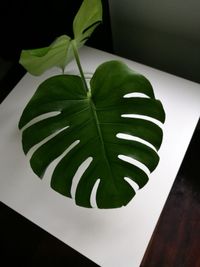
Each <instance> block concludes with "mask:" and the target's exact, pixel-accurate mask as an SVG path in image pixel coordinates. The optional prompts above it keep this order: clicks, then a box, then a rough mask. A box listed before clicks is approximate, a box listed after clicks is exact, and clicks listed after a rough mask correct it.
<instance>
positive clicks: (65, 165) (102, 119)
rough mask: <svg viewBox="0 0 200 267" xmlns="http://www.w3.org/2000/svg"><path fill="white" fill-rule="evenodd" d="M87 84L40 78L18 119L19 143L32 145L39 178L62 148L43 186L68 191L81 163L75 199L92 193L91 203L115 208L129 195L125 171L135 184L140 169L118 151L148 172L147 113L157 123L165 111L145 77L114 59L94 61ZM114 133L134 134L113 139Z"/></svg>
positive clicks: (142, 179) (153, 157)
mask: <svg viewBox="0 0 200 267" xmlns="http://www.w3.org/2000/svg"><path fill="white" fill-rule="evenodd" d="M90 87H91V88H90V91H89V92H88V93H87V92H86V91H85V88H84V87H83V84H82V81H81V78H80V77H79V76H75V75H59V76H54V77H51V78H49V79H47V80H46V81H44V82H43V83H42V84H41V85H40V86H39V87H38V89H37V91H36V93H35V94H34V96H33V97H32V99H31V100H30V102H29V103H28V105H27V106H26V108H25V110H24V112H23V114H22V117H21V120H20V123H19V128H23V138H22V139H23V149H24V152H25V153H27V152H28V151H29V150H30V149H31V148H32V147H34V146H35V145H37V148H36V150H35V151H34V152H33V154H32V157H31V159H30V163H31V167H32V169H33V171H34V172H35V173H36V174H37V175H38V176H39V177H41V178H42V176H43V175H44V173H45V170H46V168H47V167H48V166H49V164H50V163H52V162H53V161H54V160H55V159H56V158H58V157H59V156H61V155H62V157H61V158H60V161H59V163H58V164H57V165H56V167H55V169H54V172H53V174H52V178H51V187H52V188H53V189H55V190H56V191H57V192H59V193H61V194H63V195H65V196H67V197H70V198H72V184H73V178H74V176H75V175H76V173H77V170H79V169H80V168H79V167H80V166H83V165H84V164H86V163H87V164H86V165H87V166H86V168H85V169H84V171H83V173H81V177H80V180H79V182H78V183H77V186H76V193H75V201H76V203H77V205H80V206H83V207H91V195H92V192H93V194H95V198H96V204H97V206H98V207H99V208H116V207H121V206H124V205H126V204H127V203H128V202H129V201H130V200H131V199H132V198H133V196H134V195H135V190H134V189H133V187H132V186H131V184H130V183H129V181H128V180H127V179H125V177H128V178H129V179H131V180H132V181H134V182H135V183H137V184H138V186H139V188H142V187H143V186H144V185H145V184H146V183H147V181H148V175H147V172H146V170H145V169H143V168H142V166H140V165H138V164H136V163H135V164H133V163H130V162H128V161H124V160H123V159H122V158H121V157H120V155H124V156H127V157H129V158H133V159H134V160H135V162H140V163H141V165H144V166H145V167H146V168H148V169H149V171H150V172H152V171H153V170H154V169H155V167H156V166H157V164H158V161H159V156H158V154H157V150H158V149H159V147H160V144H161V141H162V130H161V128H160V127H159V126H158V125H157V124H156V123H154V122H153V120H151V119H149V118H153V119H154V120H158V121H160V122H164V119H165V113H164V110H163V107H162V104H161V103H160V101H159V100H156V99H155V97H154V93H153V90H152V87H151V84H150V83H149V81H148V80H147V79H146V78H145V77H143V76H142V75H139V74H137V73H135V72H133V71H132V70H131V69H129V68H128V67H127V66H126V65H125V64H124V63H122V62H119V61H109V62H106V63H103V64H102V65H100V66H99V67H98V68H97V70H96V71H95V73H94V75H93V77H92V79H91V80H90ZM130 93H133V95H132V96H130V95H128V94H130ZM134 93H142V95H141V94H140V95H139V96H138V95H134ZM127 95H128V96H130V97H127ZM124 96H125V97H124ZM52 112H53V113H52ZM55 112H56V113H55ZM44 114H45V115H46V116H45V118H42V117H41V115H44ZM127 114H129V115H130V114H133V115H132V116H131V117H130V116H129V117H128V116H127ZM48 115H49V116H48ZM134 115H135V117H134ZM140 115H143V116H142V117H141V116H140ZM33 119H34V120H33ZM26 125H27V126H26ZM119 133H123V134H128V135H131V136H134V137H135V138H136V139H135V140H127V139H123V138H119V136H117V135H118V134H119ZM95 186H96V191H95V192H94V188H95Z"/></svg>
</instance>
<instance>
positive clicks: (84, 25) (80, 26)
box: [73, 0, 102, 47]
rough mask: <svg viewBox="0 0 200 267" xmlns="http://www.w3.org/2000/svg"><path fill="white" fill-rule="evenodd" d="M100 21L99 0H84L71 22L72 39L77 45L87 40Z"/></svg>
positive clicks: (100, 6)
mask: <svg viewBox="0 0 200 267" xmlns="http://www.w3.org/2000/svg"><path fill="white" fill-rule="evenodd" d="M101 21H102V5H101V0H84V1H83V3H82V5H81V7H80V9H79V11H78V13H77V14H76V17H75V18H74V22H73V31H74V39H75V40H76V43H77V45H78V47H80V46H82V45H83V44H84V43H85V41H87V39H88V38H89V37H90V35H91V34H92V32H93V31H94V29H95V28H96V27H97V25H98V24H99V23H100V22H101Z"/></svg>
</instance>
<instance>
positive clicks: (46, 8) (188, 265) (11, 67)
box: [0, 0, 200, 267]
mask: <svg viewBox="0 0 200 267" xmlns="http://www.w3.org/2000/svg"><path fill="white" fill-rule="evenodd" d="M81 2H82V1H80V0H70V1H69V0H56V1H52V0H51V1H42V0H40V1H32V0H31V1H22V0H20V1H16V0H15V1H12V0H6V1H1V3H0V101H2V100H3V99H4V98H5V97H6V95H7V94H8V93H9V92H10V90H12V88H13V87H14V85H15V84H16V83H17V82H18V81H19V79H20V78H21V77H22V76H23V75H24V74H25V70H24V69H23V68H22V67H21V66H20V65H19V64H18V59H19V55H20V52H21V49H28V48H37V47H43V46H47V45H49V44H50V43H51V42H52V41H53V40H54V39H55V38H56V37H58V36H59V35H61V34H68V35H71V36H72V33H71V30H72V20H73V17H74V15H75V13H76V12H77V10H78V7H79V6H80V3H81ZM103 5H104V22H103V24H102V25H101V26H99V27H98V28H97V29H96V30H95V32H94V34H93V35H92V37H91V39H90V41H89V42H88V43H87V45H90V46H93V47H96V48H98V49H101V50H105V51H108V52H118V54H121V55H123V53H124V55H125V56H127V57H128V54H127V55H126V53H125V50H126V49H124V47H121V50H120V48H119V47H118V50H117V51H114V50H113V40H112V34H111V25H110V16H109V8H108V1H107V0H104V1H103ZM177 12H178V11H177ZM147 26H148V25H147ZM121 28H122V25H121ZM121 30H122V29H121ZM139 31H140V28H139V27H138V28H137V33H138V34H137V42H136V43H135V48H134V47H133V48H134V51H135V53H133V55H134V58H133V60H134V59H135V60H136V61H137V60H138V61H140V62H142V63H144V64H148V65H152V66H154V67H158V68H161V69H164V70H167V71H169V72H171V73H174V74H178V75H180V76H182V77H185V78H187V74H186V71H185V67H184V68H183V67H181V64H182V62H181V61H180V62H178V61H176V62H175V63H176V64H172V63H173V58H171V59H170V56H171V57H173V53H174V52H173V51H172V52H173V53H170V52H169V51H168V55H169V58H168V60H167V61H165V60H164V61H160V62H161V63H159V62H157V61H156V59H155V57H153V56H152V57H151V58H150V56H149V50H151V49H152V50H153V51H154V52H155V48H154V47H153V46H152V48H151V46H150V47H149V46H148V51H147V50H145V49H146V48H145V47H146V45H147V44H146V43H145V40H144V36H147V37H148V36H150V35H151V36H154V35H152V34H151V33H150V32H149V31H148V27H146V28H145V31H146V32H148V35H146V33H145V34H143V32H142V30H141V33H140V32H139ZM140 36H141V38H140ZM168 36H169V38H168ZM167 38H168V42H166V45H167V44H168V43H169V42H170V38H171V37H170V35H169V34H166V35H165V37H164V39H163V40H165V39H167ZM157 45H158V46H159V44H157ZM163 47H164V42H162V44H161V45H160V50H158V51H161V50H163ZM156 49H157V48H156ZM168 49H172V50H173V44H172V45H171V48H170V47H169V46H168ZM120 51H121V52H120ZM145 51H147V52H148V53H145ZM159 53H160V52H159ZM160 55H161V53H160ZM189 57H190V55H189V54H187V55H186V58H189ZM195 62H198V58H197V59H195ZM163 64H164V65H163ZM193 66H196V67H195V68H194V69H193V70H192V71H191V70H190V72H189V73H190V77H189V78H190V79H191V80H195V81H197V80H198V78H199V79H200V77H197V73H198V71H199V70H198V69H197V66H198V64H196V63H195V64H194V65H193ZM193 73H194V74H195V75H193ZM199 129H200V127H198V128H197V129H196V131H195V133H194V136H193V138H192V141H191V144H190V147H189V149H188V151H187V153H186V156H185V159H184V161H183V164H182V166H181V168H180V171H179V173H178V175H177V178H176V180H175V183H174V185H173V187H172V190H171V193H170V195H169V198H168V200H167V202H166V205H165V207H164V209H163V212H162V214H161V217H160V219H159V222H158V225H157V227H156V229H155V232H154V235H153V236H152V239H151V242H150V244H149V247H148V249H147V251H146V254H145V257H144V259H143V262H142V264H141V266H142V267H199V266H200V256H199V247H200V241H199V240H200V222H199V221H200V220H199V218H200V213H199V212H200V205H199V204H200V197H199V194H200V193H199V192H200V182H199V165H200V158H199V148H200V130H199ZM174 153H175V151H174ZM0 222H1V227H0V255H1V263H2V262H4V261H5V262H6V264H4V265H3V266H16V267H18V266H19V267H24V266H31V267H38V266H48V267H51V266H58V267H60V266H96V265H95V264H94V263H92V262H90V261H89V260H88V259H86V258H85V257H83V256H82V255H80V254H79V253H78V252H76V251H74V250H73V249H71V248H70V247H68V246H67V245H65V244H63V243H62V242H61V241H59V240H57V239H56V238H55V237H53V236H51V235H50V234H48V233H47V232H45V231H43V230H42V229H40V228H39V227H38V226H36V225H34V224H33V223H31V222H29V221H28V220H27V219H25V218H23V217H22V216H21V215H19V214H17V213H16V212H14V211H12V210H11V209H10V208H8V207H7V206H5V205H4V204H3V203H0ZM133 263H134V259H133ZM124 267H126V266H124Z"/></svg>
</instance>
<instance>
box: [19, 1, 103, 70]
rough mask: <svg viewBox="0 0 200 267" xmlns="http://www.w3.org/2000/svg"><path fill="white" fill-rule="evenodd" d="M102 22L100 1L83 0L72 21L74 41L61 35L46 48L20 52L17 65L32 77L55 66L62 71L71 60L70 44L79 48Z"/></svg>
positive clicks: (71, 49) (72, 55)
mask: <svg viewBox="0 0 200 267" xmlns="http://www.w3.org/2000/svg"><path fill="white" fill-rule="evenodd" d="M101 21H102V5H101V0H84V1H83V3H82V5H81V7H80V9H79V10H78V13H77V15H76V17H75V18H74V21H73V32H74V40H72V39H71V38H70V37H69V36H67V35H62V36H60V37H58V38H56V39H55V41H54V42H53V43H52V44H50V45H49V46H48V47H43V48H37V49H30V50H22V52H21V56H20V61H19V63H20V64H21V65H22V66H23V67H24V68H25V69H26V70H27V71H28V72H29V73H31V74H32V75H41V74H42V73H43V72H45V71H46V70H48V69H50V68H52V67H54V66H57V67H60V68H61V69H62V70H63V71H64V69H65V66H66V65H67V64H68V63H69V61H70V60H72V59H73V57H74V53H73V48H72V42H74V43H75V45H76V48H80V47H81V46H83V44H84V43H85V42H86V41H87V39H88V38H89V37H90V35H91V34H92V32H93V31H94V29H95V28H96V26H97V25H98V24H99V23H100V22H101Z"/></svg>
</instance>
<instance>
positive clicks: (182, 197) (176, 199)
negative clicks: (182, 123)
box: [141, 126, 200, 267]
mask: <svg viewBox="0 0 200 267" xmlns="http://www.w3.org/2000/svg"><path fill="white" fill-rule="evenodd" d="M173 153H176V151H174V152H173ZM199 166H200V127H199V126H198V127H197V129H196V131H195V133H194V135H193V138H192V140H191V143H190V146H189V148H188V150H187V153H186V155H185V158H184V160H183V163H182V165H181V168H180V170H179V173H178V175H177V177H176V180H175V182H174V185H173V187H172V190H171V192H170V194H169V197H168V199H167V202H166V204H165V206H164V209H163V211H162V214H161V216H160V219H159V222H158V224H157V226H156V228H155V231H154V234H153V236H152V238H151V241H150V243H149V246H148V249H147V251H146V253H145V256H144V258H143V261H142V264H141V267H199V266H200V173H199Z"/></svg>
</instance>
